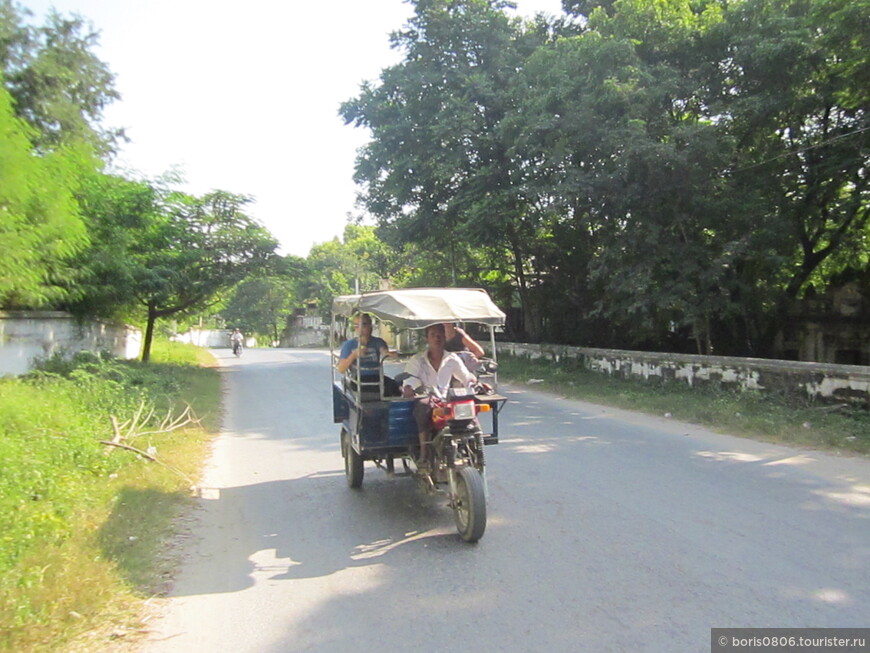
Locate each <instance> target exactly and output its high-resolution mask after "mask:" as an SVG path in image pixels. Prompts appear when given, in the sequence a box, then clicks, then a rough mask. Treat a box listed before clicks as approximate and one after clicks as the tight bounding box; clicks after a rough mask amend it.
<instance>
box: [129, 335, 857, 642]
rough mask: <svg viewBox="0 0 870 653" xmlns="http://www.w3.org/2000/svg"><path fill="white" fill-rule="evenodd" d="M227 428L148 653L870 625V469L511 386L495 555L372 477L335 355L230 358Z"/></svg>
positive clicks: (422, 501)
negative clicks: (360, 455) (339, 388)
mask: <svg viewBox="0 0 870 653" xmlns="http://www.w3.org/2000/svg"><path fill="white" fill-rule="evenodd" d="M216 354H217V356H218V357H219V358H220V359H221V363H222V365H223V367H222V371H223V373H224V375H225V376H224V379H225V382H226V386H225V387H226V415H225V420H224V429H223V431H222V433H221V435H220V436H219V438H218V439H217V440H216V442H215V445H214V451H213V455H212V458H211V460H210V463H209V467H208V471H207V475H206V478H205V481H204V488H203V491H202V499H201V500H200V501H199V503H198V507H197V510H196V513H195V515H193V517H192V518H191V520H190V522H191V523H190V528H189V532H188V534H187V536H186V537H184V538H182V540H180V544H179V546H182V547H183V550H184V552H185V553H184V560H185V562H184V565H183V568H182V571H181V573H180V574H179V576H178V578H177V579H176V582H175V584H174V589H173V591H172V593H171V596H170V598H168V599H167V600H165V601H164V605H163V606H162V607H161V615H160V616H159V618H155V619H154V620H152V622H151V623H150V624H149V625H150V627H151V628H152V635H151V637H150V640H149V641H148V643H147V645H146V646H145V647H144V650H145V651H146V652H147V653H167V652H170V653H174V652H181V651H184V652H185V653H190V652H199V651H202V652H209V653H211V652H217V651H232V652H233V653H244V652H251V653H279V652H285V651H286V652H290V651H317V652H336V653H346V652H347V651H378V652H381V653H390V652H393V651H396V652H398V651H403V652H404V651H417V650H419V651H457V650H461V651H475V652H476V653H487V652H490V651H493V652H494V651H508V652H512V651H517V652H519V651H523V652H525V651H556V652H561V651H565V652H569V651H570V652H575V651H589V652H596V653H597V652H607V651H614V652H623V651H626V652H627V651H631V652H637V651H656V652H659V651H661V652H667V653H670V652H682V651H686V652H698V651H709V650H710V629H711V628H712V627H810V626H812V627H866V626H870V582H868V580H870V573H868V568H870V461H868V460H867V459H862V458H849V457H838V456H833V455H828V454H822V453H818V452H812V451H806V450H797V449H791V448H787V447H782V446H775V445H769V444H761V443H756V442H753V441H750V440H745V439H740V438H735V437H730V436H726V435H718V434H714V433H711V432H709V431H707V430H705V429H702V428H699V427H695V426H690V425H686V424H681V423H678V422H674V421H672V420H669V419H666V418H663V417H662V418H659V417H651V416H644V415H640V414H636V413H631V412H627V411H620V410H615V409H610V408H605V407H601V406H596V405H592V404H586V403H582V402H577V401H570V400H565V399H562V398H558V397H554V396H552V395H546V394H543V393H539V392H535V391H533V390H530V389H527V388H519V387H516V388H512V387H509V386H504V385H503V386H502V387H501V388H500V390H501V392H502V394H505V395H507V396H508V397H509V400H510V401H509V403H508V404H507V406H506V407H505V409H504V410H503V412H502V414H501V424H500V426H501V444H499V445H497V446H490V447H487V448H486V453H487V469H488V483H489V492H490V497H489V501H488V504H487V508H488V513H489V518H488V525H487V530H486V533H485V535H484V536H483V539H482V540H481V541H480V542H479V543H477V544H475V545H469V544H466V543H463V542H462V541H461V540H460V539H459V537H458V535H457V534H456V530H455V526H454V523H453V514H452V512H451V511H450V509H449V508H447V507H446V505H445V502H444V500H443V499H442V498H439V497H432V496H427V495H425V494H423V493H421V492H420V491H419V490H418V489H417V486H416V484H415V483H414V481H413V480H412V479H408V478H388V477H387V476H386V474H385V473H384V472H382V471H380V470H377V469H376V468H375V467H374V466H373V465H372V464H371V463H367V464H366V476H365V480H364V482H363V487H362V489H361V490H351V489H349V488H348V487H347V485H346V483H345V478H344V470H343V463H342V458H341V454H340V449H339V444H338V442H339V429H340V427H339V425H336V424H333V422H332V397H331V391H330V371H329V358H328V354H327V353H326V352H322V351H312V350H289V349H283V350H280V349H279V350H257V349H248V350H246V351H245V353H244V355H243V356H242V358H240V359H235V358H233V357H232V355H231V354H230V352H229V351H228V350H217V351H216Z"/></svg>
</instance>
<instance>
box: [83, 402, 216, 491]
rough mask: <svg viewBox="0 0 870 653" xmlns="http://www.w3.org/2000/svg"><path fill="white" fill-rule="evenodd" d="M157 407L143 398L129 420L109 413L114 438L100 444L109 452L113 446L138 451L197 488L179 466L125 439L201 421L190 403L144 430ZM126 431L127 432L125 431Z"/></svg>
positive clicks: (169, 430)
mask: <svg viewBox="0 0 870 653" xmlns="http://www.w3.org/2000/svg"><path fill="white" fill-rule="evenodd" d="M154 413H155V409H154V406H149V405H147V404H146V402H145V401H144V400H143V401H141V402H139V406H138V408H137V409H136V412H135V413H134V414H133V417H131V418H130V419H129V420H127V421H125V422H123V423H119V422H118V418H117V417H116V416H115V415H109V418H110V419H111V421H112V434H113V435H112V439H111V440H100V444H103V445H105V446H106V453H107V454H108V453H109V452H110V451H111V450H112V449H113V448H116V447H117V448H119V449H124V450H125V451H132V452H133V453H136V454H138V455H140V456H142V457H143V458H145V459H146V460H150V461H152V462H155V463H157V464H158V465H161V466H163V467H165V468H166V469H168V470H169V471H171V472H172V473H173V474H176V475H177V476H180V477H181V478H183V479H184V480H185V481H187V482H188V483H189V484H190V488H191V490H193V489H195V487H196V486H195V484H194V482H193V481H192V480H191V479H190V477H188V476H187V475H186V474H184V473H183V472H182V471H180V470H179V469H178V468H176V467H173V466H172V465H170V464H169V463H167V462H165V461H163V460H160V459H159V458H157V456H155V455H153V454H152V453H150V452H148V451H143V450H142V449H140V448H139V447H134V446H133V445H131V444H127V443H126V442H125V440H129V439H133V438H137V437H141V436H143V435H157V434H160V433H170V432H172V431H175V430H177V429H180V428H184V427H186V426H190V425H198V424H199V423H200V420H199V418H197V417H196V415H194V413H193V409H191V407H190V405H189V404H188V405H187V407H186V408H185V409H184V411H183V412H182V413H181V414H180V415H178V416H174V415H173V414H172V409H171V408H170V409H169V410H168V411H167V413H166V416H165V417H164V418H163V419H162V420H160V423H159V424H158V425H157V427H156V428H155V429H152V430H149V431H144V430H142V428H143V427H144V426H145V425H146V424H147V423H148V422H150V421H151V420H152V419H153V418H154ZM124 431H126V433H125V432H124Z"/></svg>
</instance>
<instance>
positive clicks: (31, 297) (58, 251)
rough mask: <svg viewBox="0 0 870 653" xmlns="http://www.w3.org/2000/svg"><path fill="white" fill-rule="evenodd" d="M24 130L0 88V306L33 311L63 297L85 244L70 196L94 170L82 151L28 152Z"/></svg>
mask: <svg viewBox="0 0 870 653" xmlns="http://www.w3.org/2000/svg"><path fill="white" fill-rule="evenodd" d="M31 134H32V130H31V129H29V128H28V127H27V126H26V125H25V124H24V123H23V122H22V121H21V120H20V119H18V118H17V117H16V116H15V115H14V114H13V111H12V101H11V98H10V96H9V94H8V93H7V92H6V91H5V90H4V89H3V88H0V239H2V242H3V247H4V250H5V251H6V252H8V253H9V254H7V255H4V256H2V257H0V306H3V307H5V308H33V307H39V306H45V305H48V304H50V303H51V302H54V301H58V300H59V299H61V298H62V297H63V296H64V291H63V288H62V287H61V286H60V281H61V279H62V278H63V277H64V276H65V274H66V273H68V272H69V267H68V265H67V263H68V261H69V259H70V258H71V257H72V256H73V255H75V254H76V253H77V252H78V251H80V250H81V249H82V248H83V247H84V246H85V245H86V243H87V233H86V231H85V225H84V224H83V222H82V219H81V217H80V215H79V207H78V205H77V204H76V201H75V197H74V192H75V190H76V186H77V178H78V176H79V174H81V173H82V171H83V170H87V168H88V167H89V166H90V167H91V168H92V167H93V166H94V163H93V160H92V159H90V158H89V157H88V156H87V153H86V152H85V151H84V149H83V148H79V149H75V148H72V147H68V148H63V149H61V150H58V151H56V152H53V153H51V154H49V155H46V156H36V155H35V154H34V152H33V148H32V144H31V141H30V138H29V137H30V136H31Z"/></svg>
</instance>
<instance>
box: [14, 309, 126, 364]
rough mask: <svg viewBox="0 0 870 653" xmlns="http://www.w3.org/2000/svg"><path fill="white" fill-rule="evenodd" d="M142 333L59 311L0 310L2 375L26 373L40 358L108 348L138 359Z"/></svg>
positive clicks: (122, 355)
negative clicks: (79, 319) (85, 319)
mask: <svg viewBox="0 0 870 653" xmlns="http://www.w3.org/2000/svg"><path fill="white" fill-rule="evenodd" d="M141 350H142V333H141V331H139V329H136V328H134V327H131V326H126V325H118V324H109V323H106V322H99V321H94V320H88V321H84V322H80V321H78V320H76V319H75V318H74V317H73V316H72V315H70V314H69V313H62V312H58V311H0V376H2V375H5V374H12V375H17V374H24V373H25V372H27V371H29V370H30V369H32V367H33V362H34V360H35V359H37V358H48V357H50V356H52V355H54V354H63V355H71V354H74V353H76V352H79V351H94V352H99V351H107V352H109V353H111V354H112V355H113V356H116V357H118V358H137V357H138V356H139V354H140V353H141Z"/></svg>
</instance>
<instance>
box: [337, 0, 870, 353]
mask: <svg viewBox="0 0 870 653" xmlns="http://www.w3.org/2000/svg"><path fill="white" fill-rule="evenodd" d="M855 4H856V5H860V7H857V6H855V5H853V3H848V2H844V1H843V0H776V1H775V2H771V1H770V0H740V1H738V2H724V1H723V0H701V1H700V2H698V1H694V0H693V1H691V2H690V1H689V0H656V1H655V2H653V1H652V0H621V1H620V2H618V3H614V2H604V1H586V0H584V1H583V2H567V1H566V2H564V3H563V6H564V8H565V10H566V12H567V13H568V15H569V16H568V18H566V17H562V18H559V19H556V20H552V21H549V22H548V21H546V20H544V19H542V18H540V17H539V18H537V19H535V20H533V21H525V22H524V21H521V20H518V19H509V18H508V17H507V14H506V13H505V11H504V8H505V4H504V3H502V2H498V1H495V0H452V1H447V0H427V1H425V2H424V1H422V0H419V1H417V2H415V3H414V5H415V10H416V12H415V16H414V17H413V18H412V19H411V20H410V22H409V24H408V27H407V28H406V29H405V30H403V31H400V32H398V33H396V34H395V35H394V36H393V43H394V46H395V47H397V48H399V49H401V50H402V51H403V52H404V53H405V57H404V60H403V61H402V62H400V63H399V64H397V65H395V66H392V67H390V68H388V69H385V70H384V71H383V73H382V74H381V77H380V80H379V81H378V82H377V83H373V82H368V83H366V84H364V85H363V86H362V87H361V89H360V93H359V95H358V96H357V97H355V98H352V99H351V100H349V101H347V102H346V103H344V104H343V105H342V107H341V111H340V113H341V115H342V116H343V117H344V119H345V120H346V121H347V122H348V123H349V124H353V125H356V126H360V127H365V128H368V129H369V130H370V132H371V141H370V143H369V144H367V145H366V146H365V147H364V148H363V149H362V150H361V151H360V153H359V158H358V162H357V167H356V179H357V181H358V182H359V183H360V184H361V187H362V190H361V196H360V197H361V202H362V204H363V206H364V207H365V208H367V209H368V211H369V212H370V213H371V214H372V215H373V216H375V218H376V219H377V221H378V225H379V231H378V233H379V234H380V236H381V237H382V238H383V239H384V240H386V241H387V242H390V243H392V244H394V245H396V246H400V247H411V248H414V247H416V248H419V250H420V251H421V252H425V254H424V258H432V257H436V256H439V257H440V258H441V259H442V262H443V265H444V267H446V268H448V269H449V268H452V271H453V276H454V278H455V277H466V276H470V277H473V278H476V279H477V280H479V281H480V282H483V281H484V280H486V281H487V282H489V283H492V284H493V285H494V286H501V284H499V280H504V279H507V280H508V282H509V286H510V288H512V289H513V291H514V292H516V295H514V297H516V298H517V300H518V302H519V308H520V311H519V312H518V314H516V315H513V318H514V319H513V320H512V326H513V327H514V329H515V330H516V331H517V332H519V334H520V335H521V336H525V337H527V338H529V339H532V340H537V339H548V340H555V341H559V342H571V343H575V344H591V345H599V346H622V347H648V348H668V349H674V348H683V349H689V348H690V347H691V348H692V349H694V350H696V351H698V352H706V353H712V352H718V353H741V354H750V353H751V354H758V355H766V354H769V353H770V351H771V348H772V346H773V343H774V339H775V336H776V333H777V331H778V330H780V329H781V328H782V326H783V322H784V318H785V315H786V314H787V313H788V311H789V310H790V309H791V307H793V306H794V302H795V301H796V300H798V299H799V298H800V297H801V296H802V295H803V294H804V293H805V292H807V291H808V290H809V289H811V288H824V286H825V285H826V284H827V283H828V282H829V281H830V280H831V279H832V278H834V275H836V274H839V273H842V272H843V271H844V270H847V269H852V270H855V271H861V270H867V267H868V265H870V261H868V248H867V242H868V229H870V224H868V219H870V218H868V187H867V184H868V166H867V164H868V152H870V150H868V147H867V145H868V138H870V136H868V134H870V118H868V94H867V88H868V85H867V83H866V82H867V74H868V72H867V71H868V58H867V49H866V47H864V46H866V45H867V38H868V33H867V29H866V27H865V22H866V21H859V20H858V19H857V15H858V14H859V13H860V12H861V11H862V9H863V10H866V9H867V8H868V6H867V2H866V0H860V1H859V2H858V3H855ZM572 17H573V19H572ZM481 263H483V266H482V267H481V266H480V264H481ZM484 270H489V271H490V272H496V274H495V278H490V279H486V275H485V274H482V272H483V271H484ZM501 287H503V286H501ZM868 291H870V289H868ZM868 299H870V297H868Z"/></svg>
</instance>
